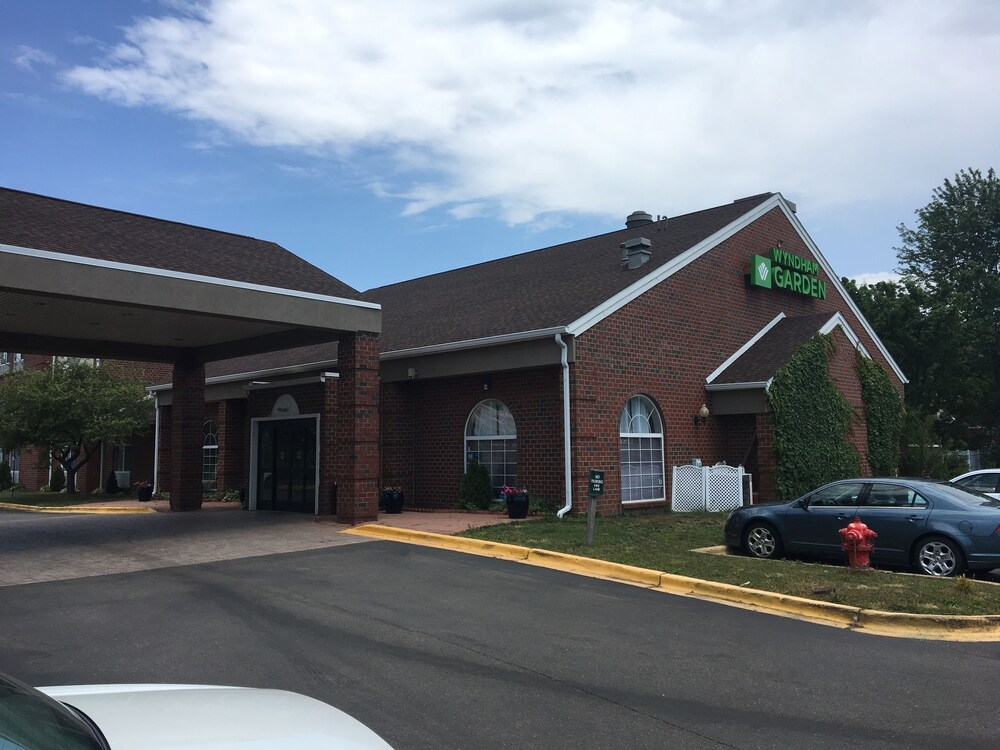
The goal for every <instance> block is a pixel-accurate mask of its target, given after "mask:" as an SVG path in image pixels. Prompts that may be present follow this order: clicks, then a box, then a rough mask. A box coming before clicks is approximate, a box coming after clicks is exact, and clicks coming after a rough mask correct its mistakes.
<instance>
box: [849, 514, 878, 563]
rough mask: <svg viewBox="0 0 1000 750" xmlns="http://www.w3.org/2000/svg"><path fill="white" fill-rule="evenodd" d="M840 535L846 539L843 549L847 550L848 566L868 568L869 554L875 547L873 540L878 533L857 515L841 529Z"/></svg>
mask: <svg viewBox="0 0 1000 750" xmlns="http://www.w3.org/2000/svg"><path fill="white" fill-rule="evenodd" d="M840 536H841V537H843V539H844V544H843V549H844V551H845V552H847V567H848V568H867V567H868V554H869V553H870V552H871V551H872V550H873V549H875V545H874V543H873V542H872V540H873V539H874V538H875V537H877V536H878V534H876V533H875V532H874V531H872V530H871V529H869V528H868V527H867V526H866V525H865V524H863V523H862V522H861V519H860V518H858V517H855V518H854V520H853V521H851V522H850V523H849V524H847V527H846V528H843V529H841V530H840Z"/></svg>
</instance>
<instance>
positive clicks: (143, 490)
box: [135, 487, 153, 503]
mask: <svg viewBox="0 0 1000 750" xmlns="http://www.w3.org/2000/svg"><path fill="white" fill-rule="evenodd" d="M135 496H136V497H137V498H139V499H140V500H141V501H142V502H144V503H145V502H148V501H150V500H152V499H153V488H152V487H136V488H135Z"/></svg>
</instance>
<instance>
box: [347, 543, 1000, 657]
mask: <svg viewBox="0 0 1000 750" xmlns="http://www.w3.org/2000/svg"><path fill="white" fill-rule="evenodd" d="M343 533H345V534H356V535H358V536H368V537H375V538H379V539H386V540H390V541H396V542H406V543H409V544H419V545H422V546H425V547H437V548H439V549H449V550H453V551H456V552H468V553H471V554H476V555H484V556H486V557H499V558H502V559H505V560H513V561H516V562H525V563H528V564H531V565H539V566H542V567H546V568H553V569H556V570H562V571H565V572H568V573H576V574H578V575H586V576H591V577H594V578H605V579H609V580H614V581H620V582H622V583H629V584H632V585H635V586H644V587H647V588H651V589H656V590H659V591H663V592H666V593H670V594H677V595H681V596H691V597H695V598H698V599H706V600H710V601H714V602H719V603H722V604H730V605H734V606H738V607H743V608H745V609H753V610H759V611H763V612H768V613H770V614H777V615H781V616H784V617H794V618H797V619H801V620H808V621H810V622H815V623H819V624H823V625H830V626H833V627H841V628H850V629H852V630H855V631H857V632H859V633H870V634H873V635H885V636H894V637H899V638H924V639H933V640H944V641H1000V615H979V616H976V615H969V616H961V615H915V614H906V613H897V612H879V611H876V610H870V609H862V608H860V607H850V606H846V605H843V604H833V603H830V602H820V601H815V600H813V599H804V598H802V597H798V596H790V595H788V594H777V593H774V592H771V591H761V590H759V589H748V588H744V587H742V586H734V585H732V584H728V583H717V582H715V581H703V580H701V579H698V578H688V577H687V576H680V575H674V574H672V573H664V572H662V571H658V570H649V569H646V568H637V567H634V566H632V565H622V564H620V563H613V562H608V561H606V560H595V559H593V558H589V557H580V556H578V555H569V554H566V553H563V552H552V551H550V550H543V549H530V548H528V547H520V546H518V545H514V544H501V543H499V542H485V541H480V540H478V539H467V538H465V537H454V536H449V535H447V534H432V533H430V532H426V531H414V530H412V529H400V528H394V527H391V526H381V525H379V524H364V525H361V526H355V527H353V528H350V529H346V530H344V532H343Z"/></svg>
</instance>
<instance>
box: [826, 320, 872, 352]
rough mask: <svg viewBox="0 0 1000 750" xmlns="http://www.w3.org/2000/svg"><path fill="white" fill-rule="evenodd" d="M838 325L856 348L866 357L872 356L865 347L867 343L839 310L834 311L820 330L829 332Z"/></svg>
mask: <svg viewBox="0 0 1000 750" xmlns="http://www.w3.org/2000/svg"><path fill="white" fill-rule="evenodd" d="M838 326H839V327H840V329H841V330H842V331H843V332H844V335H845V336H847V340H848V341H850V342H851V346H853V347H854V348H855V349H857V350H858V351H860V352H861V353H862V354H864V355H865V356H866V357H868V359H871V358H872V355H871V354H869V353H868V350H867V349H866V348H865V345H864V344H863V343H862V342H861V339H860V338H859V337H858V334H856V333H855V332H854V331H853V330H851V326H850V325H848V323H847V320H845V319H844V316H843V315H841V314H840V313H839V312H838V313H834V314H833V315H832V316H831V317H830V319H829V320H828V321H826V323H824V324H823V327H822V328H820V329H819V332H820V333H822V334H827V333H830V332H831V331H832V330H833V329H834V328H837V327H838Z"/></svg>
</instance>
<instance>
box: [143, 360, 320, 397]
mask: <svg viewBox="0 0 1000 750" xmlns="http://www.w3.org/2000/svg"><path fill="white" fill-rule="evenodd" d="M336 364H337V361H336V360H327V361H325V362H309V363H307V364H304V365H290V366H288V367H272V368H270V369H267V370H254V371H252V372H239V373H234V374H233V375H216V376H215V377H212V378H205V386H206V387H208V386H210V385H218V384H219V383H233V382H236V381H239V380H256V379H257V378H263V377H274V376H275V375H294V374H295V373H298V372H308V371H310V370H319V369H324V370H325V369H326V368H328V367H334V366H336ZM323 374H324V375H330V374H331V373H329V372H324V373H323ZM173 389H174V384H173V383H160V384H159V385H151V386H149V387H147V388H146V390H147V391H149V392H150V393H158V392H160V391H172V390H173Z"/></svg>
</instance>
